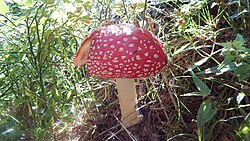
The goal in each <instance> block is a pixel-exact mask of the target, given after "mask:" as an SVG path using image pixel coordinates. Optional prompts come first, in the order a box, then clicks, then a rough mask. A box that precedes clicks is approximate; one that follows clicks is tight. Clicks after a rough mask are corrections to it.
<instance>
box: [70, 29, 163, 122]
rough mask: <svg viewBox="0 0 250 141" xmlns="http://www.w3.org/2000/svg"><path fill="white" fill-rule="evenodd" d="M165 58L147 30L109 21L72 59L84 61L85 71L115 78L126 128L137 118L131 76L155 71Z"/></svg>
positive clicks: (157, 43) (90, 37)
mask: <svg viewBox="0 0 250 141" xmlns="http://www.w3.org/2000/svg"><path fill="white" fill-rule="evenodd" d="M166 63H167V60H166V56H165V53H164V51H163V45H162V43H161V42H160V41H159V40H158V39H157V37H156V36H155V35H154V34H153V33H152V32H150V31H148V30H146V29H143V28H139V27H137V26H135V25H132V24H110V25H106V26H104V27H101V28H100V29H97V30H95V31H93V32H92V33H91V35H90V36H89V37H87V39H85V41H84V42H83V43H82V45H81V47H80V48H79V50H78V52H77V55H76V57H75V59H74V64H75V66H81V65H83V64H87V69H88V72H89V74H91V75H94V76H98V77H103V78H115V79H116V85H117V91H118V99H119V103H120V109H121V115H122V119H121V121H122V123H123V125H124V126H125V127H130V126H132V125H135V124H137V123H138V122H140V121H141V119H142V115H140V114H139V112H138V110H136V106H137V98H136V90H135V85H134V79H135V78H146V77H150V76H153V75H155V74H157V73H159V72H160V71H161V70H162V69H163V67H164V66H165V65H166Z"/></svg>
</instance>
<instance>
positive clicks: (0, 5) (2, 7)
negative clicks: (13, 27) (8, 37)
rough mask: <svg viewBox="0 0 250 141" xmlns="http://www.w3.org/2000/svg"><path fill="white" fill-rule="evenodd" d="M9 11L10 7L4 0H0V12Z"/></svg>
mask: <svg viewBox="0 0 250 141" xmlns="http://www.w3.org/2000/svg"><path fill="white" fill-rule="evenodd" d="M7 12H9V7H8V6H7V5H6V3H5V2H4V1H3V0H0V14H3V15H5V14H6V13H7Z"/></svg>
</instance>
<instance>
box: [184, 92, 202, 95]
mask: <svg viewBox="0 0 250 141" xmlns="http://www.w3.org/2000/svg"><path fill="white" fill-rule="evenodd" d="M181 96H207V94H206V93H202V92H191V93H186V94H183V95H181Z"/></svg>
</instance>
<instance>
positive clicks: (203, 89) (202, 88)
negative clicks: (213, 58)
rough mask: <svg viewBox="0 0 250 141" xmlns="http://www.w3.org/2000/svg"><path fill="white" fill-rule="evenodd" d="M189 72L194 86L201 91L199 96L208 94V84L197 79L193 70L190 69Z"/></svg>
mask: <svg viewBox="0 0 250 141" xmlns="http://www.w3.org/2000/svg"><path fill="white" fill-rule="evenodd" d="M191 74H192V78H193V80H194V84H195V86H196V88H197V89H198V90H199V91H200V92H201V95H200V96H208V95H210V93H211V90H210V89H209V88H208V86H207V85H206V84H205V83H204V82H203V81H202V80H201V79H199V78H198V77H197V76H196V75H195V73H194V72H193V71H191Z"/></svg>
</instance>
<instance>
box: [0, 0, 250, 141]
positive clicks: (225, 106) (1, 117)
mask: <svg viewBox="0 0 250 141" xmlns="http://www.w3.org/2000/svg"><path fill="white" fill-rule="evenodd" d="M0 4H1V5H0V9H1V7H4V10H0V13H1V18H0V28H1V30H0V41H1V42H0V54H1V55H0V60H1V61H0V67H1V71H0V72H1V73H0V84H1V86H0V101H1V103H0V111H1V112H0V125H1V126H0V133H1V135H0V140H18V139H19V140H20V139H22V140H60V141H63V140H65V141H66V140H96V141H97V140H122V141H123V140H136V139H138V138H140V140H145V141H147V140H167V141H173V140H199V141H212V140H213V141H216V140H232V141H236V140H241V141H247V140H248V139H249V138H250V137H249V133H250V129H249V128H250V127H249V125H250V124H249V111H250V109H249V106H250V104H249V91H250V90H249V88H250V82H249V79H250V74H249V69H250V49H249V45H250V42H249V41H250V39H249V31H250V26H249V24H248V23H249V22H248V21H249V19H250V16H249V12H250V11H249V9H250V5H249V1H248V0H247V1H241V2H239V1H234V2H231V3H224V2H221V3H219V2H218V1H209V2H208V1H191V2H186V3H182V2H180V1H175V0H172V1H171V0H170V1H160V2H155V3H148V4H147V7H145V3H144V2H141V3H129V2H126V1H118V2H116V3H112V2H110V1H105V0H103V1H101V0H97V1H95V0H94V1H83V2H81V1H76V2H73V3H68V2H67V1H61V2H56V1H46V2H35V1H29V2H28V1H27V2H20V3H15V2H8V3H0ZM6 7H7V10H6ZM124 8H125V9H126V12H124ZM143 10H147V14H145V12H141V11H143ZM146 18H149V19H150V20H151V22H152V24H153V27H154V29H155V34H156V35H157V36H158V37H159V38H160V39H161V40H162V41H163V42H164V47H165V50H166V54H167V59H168V64H167V66H166V69H164V70H163V71H162V73H160V74H159V75H157V76H154V77H151V78H145V79H137V80H136V89H137V94H138V100H139V104H138V107H139V108H140V109H141V111H142V114H143V115H144V117H145V120H144V121H143V122H142V123H141V124H139V125H137V126H135V127H133V128H131V129H130V130H125V129H123V128H122V127H121V125H120V121H119V120H118V119H120V111H119V103H118V100H117V96H116V94H117V91H116V87H115V81H114V80H112V79H102V78H94V77H91V76H89V74H88V72H87V70H86V68H85V67H80V68H76V67H74V66H73V61H72V59H73V57H74V55H75V53H76V51H77V48H78V47H79V44H81V42H82V41H83V40H84V38H85V37H86V36H87V35H88V34H90V33H91V31H92V30H94V29H96V28H98V27H100V26H102V25H103V24H105V23H106V21H109V20H115V21H116V22H120V23H123V22H127V21H129V22H131V23H132V22H133V21H134V20H135V19H138V21H139V24H140V25H142V24H144V25H143V26H144V27H145V28H149V27H148V20H147V19H146Z"/></svg>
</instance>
